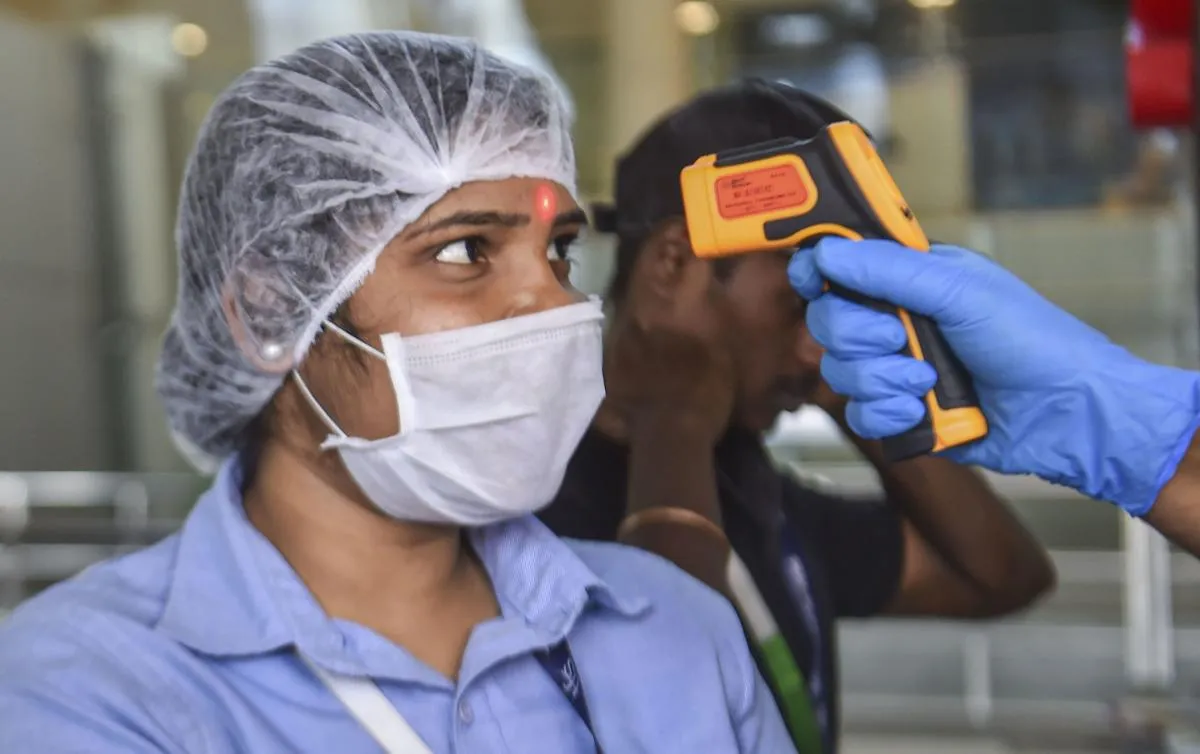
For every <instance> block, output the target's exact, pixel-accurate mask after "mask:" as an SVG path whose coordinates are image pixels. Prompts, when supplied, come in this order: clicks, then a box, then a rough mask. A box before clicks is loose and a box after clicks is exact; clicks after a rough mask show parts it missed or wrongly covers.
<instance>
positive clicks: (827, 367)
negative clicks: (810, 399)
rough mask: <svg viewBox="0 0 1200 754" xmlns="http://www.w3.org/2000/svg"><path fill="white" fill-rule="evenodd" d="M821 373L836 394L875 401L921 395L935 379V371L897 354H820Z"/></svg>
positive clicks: (931, 386) (930, 388) (928, 389)
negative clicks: (851, 356) (869, 356)
mask: <svg viewBox="0 0 1200 754" xmlns="http://www.w3.org/2000/svg"><path fill="white" fill-rule="evenodd" d="M821 377H822V378H824V380H825V384H827V385H829V388H830V389H831V390H833V392H835V393H837V394H838V395H844V396H847V397H848V398H851V399H852V400H857V401H876V400H882V399H884V398H890V397H892V396H896V395H909V396H914V397H920V396H923V395H925V394H926V393H928V392H929V391H930V390H932V389H933V386H934V383H936V382H937V371H936V370H935V369H934V368H933V367H931V366H929V365H928V364H926V363H925V362H923V361H918V360H916V359H914V358H911V357H908V356H901V355H899V354H892V355H888V356H880V357H879V358H876V359H859V360H855V361H846V360H843V359H839V358H837V357H836V356H833V355H831V354H829V353H826V354H825V355H824V356H822V357H821Z"/></svg>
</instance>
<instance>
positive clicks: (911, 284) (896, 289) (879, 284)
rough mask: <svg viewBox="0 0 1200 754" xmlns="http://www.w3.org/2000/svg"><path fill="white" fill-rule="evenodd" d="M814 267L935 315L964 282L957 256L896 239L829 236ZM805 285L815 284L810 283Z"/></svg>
mask: <svg viewBox="0 0 1200 754" xmlns="http://www.w3.org/2000/svg"><path fill="white" fill-rule="evenodd" d="M811 265H812V267H813V268H814V269H815V272H816V273H817V274H818V275H819V276H820V278H822V279H824V280H829V281H832V282H835V283H839V284H841V285H843V286H845V287H846V288H849V289H850V290H852V291H856V292H858V293H861V294H863V295H865V296H868V297H870V298H874V299H878V300H880V301H886V302H888V303H890V304H894V305H896V306H899V307H902V308H904V309H908V310H909V311H913V312H917V313H918V314H925V315H929V316H937V314H938V313H939V312H941V311H943V310H944V307H945V305H946V303H947V300H948V299H950V298H951V297H953V296H954V294H956V293H957V292H958V290H959V289H960V287H961V286H962V283H963V269H962V267H961V266H959V265H955V264H954V261H953V258H946V257H942V256H941V255H939V254H937V253H936V252H930V253H925V252H920V251H915V250H913V249H910V248H908V247H906V246H902V245H900V244H898V243H894V242H892V241H880V240H867V241H848V240H846V239H844V238H826V239H824V240H822V241H821V242H820V243H819V244H817V246H816V248H815V249H814V250H813V254H812V261H811ZM790 273H791V270H790V269H789V274H790ZM793 284H795V283H793ZM804 285H806V286H807V287H808V288H811V287H812V284H811V282H810V281H804ZM798 290H799V288H798ZM801 293H802V294H803V291H801Z"/></svg>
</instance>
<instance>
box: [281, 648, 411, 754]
mask: <svg viewBox="0 0 1200 754" xmlns="http://www.w3.org/2000/svg"><path fill="white" fill-rule="evenodd" d="M300 659H302V660H304V663H305V664H306V665H308V667H309V669H310V670H312V672H313V675H315V676H316V677H317V678H319V679H320V680H321V683H323V684H325V687H326V688H327V689H329V691H330V692H331V693H332V694H333V695H334V696H336V697H337V698H338V701H340V702H341V703H342V705H343V706H344V707H345V708H346V710H347V711H348V712H349V713H350V714H351V715H352V716H353V717H354V719H355V720H357V721H358V724H359V725H361V726H362V727H363V728H364V729H365V730H366V731H367V733H370V734H371V738H374V739H375V742H376V743H378V744H379V745H380V746H381V747H382V748H383V750H384V751H385V752H387V754H433V752H432V751H430V749H429V747H428V746H426V745H425V742H424V741H422V740H421V737H420V736H418V735H417V732H416V731H415V730H413V729H412V726H411V725H409V724H408V721H407V720H405V719H404V715H401V714H400V712H399V710H397V709H396V708H395V707H393V706H392V703H391V702H390V701H388V698H387V697H386V696H384V695H383V691H381V690H380V688H379V686H377V685H375V682H374V681H372V680H371V679H370V678H358V677H356V676H348V675H334V674H333V673H330V672H329V671H327V670H325V669H324V668H321V667H318V666H317V664H316V663H315V662H313V661H312V660H310V659H308V658H307V657H305V656H304V655H301V656H300Z"/></svg>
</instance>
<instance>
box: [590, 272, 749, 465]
mask: <svg viewBox="0 0 1200 754" xmlns="http://www.w3.org/2000/svg"><path fill="white" fill-rule="evenodd" d="M680 274H681V278H680V281H679V284H678V287H677V289H676V291H675V294H674V295H673V296H670V297H659V296H654V295H644V296H640V297H636V296H635V297H634V298H633V299H632V300H630V301H629V302H627V305H626V306H627V314H626V316H624V317H622V318H621V319H620V320H619V321H618V322H617V323H616V324H615V325H614V330H613V332H612V333H611V334H610V338H609V353H608V363H607V364H606V370H605V371H606V373H607V375H606V377H607V380H606V381H607V390H608V398H609V401H610V404H611V405H613V406H614V407H616V408H617V409H618V410H619V411H620V412H621V413H622V414H623V415H624V419H625V421H626V423H627V425H628V428H629V431H630V433H631V434H636V433H638V432H639V431H642V429H645V428H647V425H656V426H657V425H660V424H663V423H666V424H670V425H673V426H678V427H679V428H681V429H682V430H685V431H687V432H689V433H694V434H695V435H697V436H698V437H700V438H702V439H703V440H705V441H706V442H708V443H710V444H715V443H716V441H717V440H718V439H719V438H720V436H721V435H722V434H723V433H724V431H725V429H726V427H727V426H728V424H729V419H730V415H731V413H732V411H733V401H734V386H735V380H734V375H735V373H734V367H733V356H732V352H731V350H730V348H729V335H728V326H727V324H726V320H727V314H726V312H725V310H724V305H723V302H722V300H721V299H720V297H719V296H718V295H716V293H715V289H714V285H713V275H712V265H711V264H710V263H709V262H707V261H705V260H701V259H696V258H694V257H692V258H689V259H687V260H686V261H685V262H684V268H683V270H682V271H681V273H680ZM639 298H640V299H641V300H638V299H639Z"/></svg>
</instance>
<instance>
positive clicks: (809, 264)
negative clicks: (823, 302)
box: [787, 249, 825, 301]
mask: <svg viewBox="0 0 1200 754" xmlns="http://www.w3.org/2000/svg"><path fill="white" fill-rule="evenodd" d="M787 274H788V282H789V283H791V284H792V287H793V288H795V289H796V293H799V294H800V295H801V296H803V297H804V298H806V299H808V300H809V301H812V300H813V299H815V298H817V297H818V296H820V295H821V293H822V289H823V288H824V285H825V278H823V277H821V273H820V271H819V270H817V259H816V257H815V256H814V255H813V250H812V249H801V250H800V251H797V252H796V253H795V254H793V255H792V259H791V261H790V262H788V271H787Z"/></svg>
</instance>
